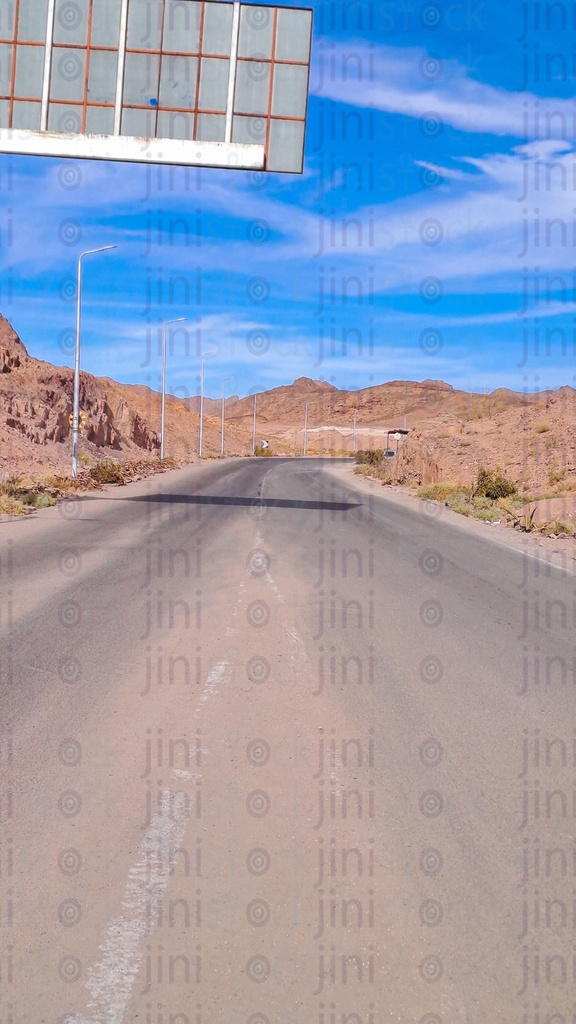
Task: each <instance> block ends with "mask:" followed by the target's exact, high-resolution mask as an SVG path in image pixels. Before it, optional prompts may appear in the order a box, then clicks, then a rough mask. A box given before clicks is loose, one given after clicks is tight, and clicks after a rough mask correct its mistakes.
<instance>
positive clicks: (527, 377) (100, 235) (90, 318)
mask: <svg viewBox="0 0 576 1024" xmlns="http://www.w3.org/2000/svg"><path fill="white" fill-rule="evenodd" d="M303 6H313V7H314V12H315V31H314V46H313V68H312V74H311V96H310V103H309V125H308V133H307V143H306V157H305V167H304V174H303V175H302V176H293V175H279V174H270V175H265V174H261V173H248V172H234V171H217V170H202V171H199V170H197V169H191V170H187V171H184V170H182V169H173V170H170V169H168V168H162V169H158V168H150V167H145V166H139V165H127V164H113V163H103V162H101V163H89V162H86V161H77V162H74V161H64V160H63V161H59V160H54V159H44V158H27V157H7V156H2V155H0V203H1V207H2V220H1V223H0V270H1V277H0V311H1V312H2V313H3V314H4V315H5V316H7V317H8V319H10V320H11V321H12V323H13V324H14V326H15V328H16V329H17V330H18V332H19V333H20V335H21V337H22V339H23V341H24V342H25V344H26V345H27V347H28V349H29V350H30V352H31V353H32V354H33V355H35V356H37V357H39V358H42V359H46V360H49V361H50V362H52V363H55V364H57V365H69V366H71V365H72V352H73V338H74V325H75V293H74V278H75V273H76V260H77V257H78V254H79V253H80V252H81V251H82V250H83V249H89V248H95V247H97V246H100V245H117V246H118V250H117V251H116V252H113V253H106V254H102V255H99V256H94V257H91V258H89V259H88V260H87V261H86V263H85V271H84V286H83V304H82V310H83V333H82V338H83V350H82V366H83V368H84V369H86V370H89V371H90V372H92V373H95V374H98V375H102V376H110V377H114V378H115V379H117V380H120V381H123V382H126V383H141V384H149V385H150V386H152V387H155V388H157V387H158V386H159V373H160V352H159V339H160V335H161V330H162V327H161V325H162V324H163V323H164V322H165V321H166V320H168V319H171V318H175V317H181V316H182V317H187V318H188V320H187V323H186V324H183V325H176V327H177V328H178V329H177V330H176V332H175V333H174V336H173V338H172V346H171V352H170V356H169V368H168V388H169V390H170V391H171V392H173V393H176V394H180V395H182V396H183V397H187V396H188V395H191V394H197V393H198V390H199V370H200V360H199V354H200V353H201V352H208V351H210V350H216V352H215V354H214V355H212V356H210V357H209V358H207V359H206V377H205V380H206V393H207V394H209V395H211V396H213V397H219V395H220V393H221V386H222V381H223V379H224V378H225V377H229V376H231V375H234V377H235V379H234V380H231V381H228V383H227V385H226V393H227V394H229V393H238V394H240V395H242V396H243V395H246V394H251V393H254V392H255V391H260V390H264V389H268V388H271V387H274V386H277V385H280V384H287V383H291V382H292V381H293V380H294V379H295V378H297V377H299V376H309V377H313V378H315V379H323V380H328V381H330V382H332V383H334V384H336V386H338V387H340V388H362V387H368V386H370V385H372V384H379V383H383V382H385V381H387V380H423V379H425V378H434V379H443V380H445V381H447V382H448V383H450V384H453V385H454V386H455V387H458V388H462V389H464V390H474V391H479V392H482V391H486V390H492V389H494V388H497V387H500V386H504V387H509V388H513V389H515V390H518V391H522V390H528V391H535V390H543V389H545V388H548V387H558V386H561V385H563V384H570V385H574V384H575V381H576V376H575V374H576V360H575V359H574V356H575V355H576V340H575V339H576V249H575V246H576V201H575V191H574V190H575V187H576V159H575V145H574V140H575V136H576V100H575V98H574V97H575V93H576V90H575V77H574V76H575V75H576V67H575V64H576V59H575V56H574V53H575V51H574V49H573V39H574V35H573V32H574V27H575V26H574V25H573V24H572V16H573V15H572V7H573V5H572V3H571V2H568V0H559V2H558V0H557V2H555V3H546V2H535V0H531V2H530V3H526V4H524V3H522V2H520V0H519V2H518V3H514V4H510V5H503V4H502V3H496V2H493V0H486V2H477V3H476V2H475V0H462V2H460V0H456V2H454V3H452V2H444V3H440V2H438V3H437V2H428V0H424V2H419V0H397V2H394V3H392V2H384V3H377V2H374V3H372V2H371V0H363V2H362V4H361V5H360V4H355V3H353V2H352V3H351V2H344V0H333V2H332V3H325V2H323V0H317V2H315V3H313V4H303Z"/></svg>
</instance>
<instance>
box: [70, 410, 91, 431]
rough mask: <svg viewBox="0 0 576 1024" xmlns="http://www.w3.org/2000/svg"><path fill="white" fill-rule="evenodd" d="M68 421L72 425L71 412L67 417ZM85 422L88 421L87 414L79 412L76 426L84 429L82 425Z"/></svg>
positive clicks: (84, 424) (72, 415) (72, 414)
mask: <svg viewBox="0 0 576 1024" xmlns="http://www.w3.org/2000/svg"><path fill="white" fill-rule="evenodd" d="M68 423H69V424H70V426H71V427H73V426H74V413H72V412H71V413H70V415H69V417H68ZM87 423H88V416H87V415H86V413H85V412H81V413H80V416H79V418H78V426H79V427H80V430H84V427H85V426H86V424H87Z"/></svg>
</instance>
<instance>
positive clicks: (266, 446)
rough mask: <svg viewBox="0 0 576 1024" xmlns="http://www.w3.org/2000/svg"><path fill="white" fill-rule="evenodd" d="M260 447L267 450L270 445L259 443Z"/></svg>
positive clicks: (264, 442) (266, 442) (263, 442)
mask: <svg viewBox="0 0 576 1024" xmlns="http://www.w3.org/2000/svg"><path fill="white" fill-rule="evenodd" d="M260 447H261V448H264V450H266V448H269V447H270V445H269V444H268V441H260Z"/></svg>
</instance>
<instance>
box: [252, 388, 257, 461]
mask: <svg viewBox="0 0 576 1024" xmlns="http://www.w3.org/2000/svg"><path fill="white" fill-rule="evenodd" d="M255 454H256V395H254V418H253V422H252V455H255Z"/></svg>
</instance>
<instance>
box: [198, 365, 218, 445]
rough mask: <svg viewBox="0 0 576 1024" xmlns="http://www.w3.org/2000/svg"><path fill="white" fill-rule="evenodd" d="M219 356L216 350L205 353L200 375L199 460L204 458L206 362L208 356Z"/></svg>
mask: <svg viewBox="0 0 576 1024" xmlns="http://www.w3.org/2000/svg"><path fill="white" fill-rule="evenodd" d="M215 355H217V352H216V349H214V348H213V349H211V350H210V352H205V353H204V355H203V356H202V370H201V373H200V438H199V441H198V458H199V459H201V458H202V415H203V412H204V360H205V359H207V358H208V356H215Z"/></svg>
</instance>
